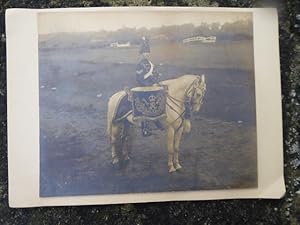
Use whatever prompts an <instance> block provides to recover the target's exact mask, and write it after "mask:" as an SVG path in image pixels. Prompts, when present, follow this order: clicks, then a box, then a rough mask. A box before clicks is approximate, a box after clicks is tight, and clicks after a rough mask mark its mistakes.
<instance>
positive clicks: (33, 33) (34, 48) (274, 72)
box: [6, 7, 285, 207]
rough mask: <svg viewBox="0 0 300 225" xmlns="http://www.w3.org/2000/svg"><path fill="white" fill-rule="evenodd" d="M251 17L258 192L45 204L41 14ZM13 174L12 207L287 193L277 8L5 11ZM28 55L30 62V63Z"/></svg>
mask: <svg viewBox="0 0 300 225" xmlns="http://www.w3.org/2000/svg"><path fill="white" fill-rule="evenodd" d="M128 10H129V11H132V12H134V11H139V12H141V11H151V12H159V11H178V12H179V11H180V12H183V11H186V12H191V11H193V12H252V13H253V28H254V29H253V42H254V67H255V95H256V125H257V163H258V187H257V188H249V189H230V190H209V191H207V190H205V191H180V192H160V193H135V194H113V195H91V196H72V197H39V185H40V182H39V177H40V172H39V171H40V149H39V146H40V145H39V130H40V129H39V63H38V57H39V56H38V15H39V14H40V13H56V12H75V13H76V12H78V13H79V12H80V13H88V12H99V13H101V12H103V11H106V12H107V11H108V12H110V11H111V12H118V11H128ZM6 34H7V74H8V75H7V92H8V107H7V110H8V112H7V115H8V167H9V168H8V170H9V205H10V207H35V206H59V205H92V204H117V203H137V202H161V201H184V200H212V199H234V198H235V199H237V198H280V197H282V196H283V194H284V193H285V185H284V177H283V141H282V133H283V132H282V111H281V85H280V80H281V79H280V63H279V43H278V42H279V41H278V18H277V11H276V9H239V8H200V7H107V8H70V9H31V10H30V9H9V10H7V11H6ZM29 56H30V57H29Z"/></svg>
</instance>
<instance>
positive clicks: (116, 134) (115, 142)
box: [111, 124, 121, 164]
mask: <svg viewBox="0 0 300 225" xmlns="http://www.w3.org/2000/svg"><path fill="white" fill-rule="evenodd" d="M120 136H121V127H120V126H118V125H115V124H113V125H112V127H111V155H112V163H113V164H117V163H119V161H120V153H121V151H120V148H119V142H120Z"/></svg>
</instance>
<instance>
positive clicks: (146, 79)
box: [136, 37, 163, 136]
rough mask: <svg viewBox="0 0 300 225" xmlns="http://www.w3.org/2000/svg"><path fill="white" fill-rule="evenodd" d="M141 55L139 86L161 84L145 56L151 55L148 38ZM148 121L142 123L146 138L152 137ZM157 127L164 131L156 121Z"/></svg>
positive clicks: (138, 74)
mask: <svg viewBox="0 0 300 225" xmlns="http://www.w3.org/2000/svg"><path fill="white" fill-rule="evenodd" d="M139 53H140V54H141V55H142V56H143V58H142V59H141V61H140V62H139V63H138V65H137V67H136V82H137V84H138V86H152V85H154V84H157V83H158V82H159V79H158V77H159V74H158V73H157V72H156V71H155V69H154V65H153V63H152V62H151V61H150V60H149V59H147V57H145V55H147V54H149V53H150V46H149V41H148V39H147V38H145V37H143V39H142V44H141V48H140V51H139ZM148 122H149V121H147V120H144V121H142V134H143V135H144V136H149V135H151V130H150V129H149V125H148ZM154 123H155V125H156V126H157V128H159V129H163V125H162V124H161V123H160V121H154Z"/></svg>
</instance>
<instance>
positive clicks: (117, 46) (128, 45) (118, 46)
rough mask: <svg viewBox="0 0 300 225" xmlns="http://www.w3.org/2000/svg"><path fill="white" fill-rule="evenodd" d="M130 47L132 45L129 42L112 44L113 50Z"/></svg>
mask: <svg viewBox="0 0 300 225" xmlns="http://www.w3.org/2000/svg"><path fill="white" fill-rule="evenodd" d="M130 46H131V44H130V42H129V41H128V42H126V43H119V42H113V43H111V44H110V47H111V48H128V47H130Z"/></svg>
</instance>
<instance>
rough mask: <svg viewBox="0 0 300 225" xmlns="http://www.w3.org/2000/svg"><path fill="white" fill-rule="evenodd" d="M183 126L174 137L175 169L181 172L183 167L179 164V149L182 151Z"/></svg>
mask: <svg viewBox="0 0 300 225" xmlns="http://www.w3.org/2000/svg"><path fill="white" fill-rule="evenodd" d="M183 129H184V128H183V126H182V127H180V128H179V129H178V130H177V132H176V133H175V135H174V138H175V140H174V150H175V151H174V167H175V169H176V170H179V169H181V168H182V166H181V165H180V163H179V149H180V142H181V138H182V133H183Z"/></svg>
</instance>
